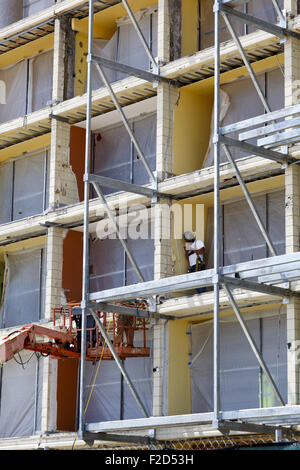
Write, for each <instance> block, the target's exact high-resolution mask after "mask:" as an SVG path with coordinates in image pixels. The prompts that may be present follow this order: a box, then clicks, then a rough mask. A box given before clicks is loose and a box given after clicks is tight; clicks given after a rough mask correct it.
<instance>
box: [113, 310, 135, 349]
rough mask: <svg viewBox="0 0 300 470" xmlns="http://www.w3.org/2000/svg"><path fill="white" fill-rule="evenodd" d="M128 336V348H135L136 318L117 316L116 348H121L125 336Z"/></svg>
mask: <svg viewBox="0 0 300 470" xmlns="http://www.w3.org/2000/svg"><path fill="white" fill-rule="evenodd" d="M124 333H125V336H126V346H127V348H133V337H134V317H132V316H130V315H117V334H116V337H115V346H121V344H122V343H123V335H124Z"/></svg>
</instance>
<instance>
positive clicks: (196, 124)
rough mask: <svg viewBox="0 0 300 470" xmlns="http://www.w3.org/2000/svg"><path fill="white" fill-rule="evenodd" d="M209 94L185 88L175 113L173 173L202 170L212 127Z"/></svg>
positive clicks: (211, 102) (181, 91)
mask: <svg viewBox="0 0 300 470" xmlns="http://www.w3.org/2000/svg"><path fill="white" fill-rule="evenodd" d="M212 106H213V94H212V93H198V92H197V90H194V91H193V90H190V88H189V87H184V88H182V89H181V90H180V99H179V102H178V105H177V106H176V107H175V110H174V131H173V154H174V159H173V172H174V174H175V175H180V174H184V173H189V172H192V171H195V170H199V169H200V168H201V167H202V162H203V158H204V156H205V154H206V151H207V148H208V144H209V138H210V127H211V113H212Z"/></svg>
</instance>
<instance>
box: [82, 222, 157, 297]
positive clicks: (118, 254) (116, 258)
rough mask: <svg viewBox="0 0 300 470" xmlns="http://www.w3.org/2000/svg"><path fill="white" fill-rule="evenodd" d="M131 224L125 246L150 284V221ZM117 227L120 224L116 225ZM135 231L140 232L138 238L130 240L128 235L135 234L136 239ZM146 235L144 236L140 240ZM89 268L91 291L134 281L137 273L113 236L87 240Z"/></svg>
mask: <svg viewBox="0 0 300 470" xmlns="http://www.w3.org/2000/svg"><path fill="white" fill-rule="evenodd" d="M137 217H138V216H137ZM135 222H139V219H138V218H137V219H136V221H135ZM135 222H133V223H132V225H131V228H128V231H130V233H129V236H128V237H127V239H126V243H127V245H128V247H129V249H130V252H131V253H132V255H133V257H134V259H135V261H136V263H137V265H138V266H139V269H140V271H141V273H142V275H143V277H144V279H145V281H150V280H152V279H153V277H154V241H153V239H152V238H151V222H149V223H148V222H147V221H145V220H141V224H140V225H134V223H135ZM118 223H119V222H118ZM119 225H121V224H120V223H119ZM141 226H142V227H141ZM138 230H141V232H142V234H141V237H140V238H137V239H134V238H133V236H135V235H133V233H131V232H136V234H137V236H138ZM127 233H128V232H127ZM98 234H100V230H98ZM146 234H147V237H146V238H144V236H146ZM90 265H91V269H90V271H91V273H90V290H91V292H98V291H101V290H105V289H112V288H114V287H120V286H125V285H131V284H135V283H136V282H138V278H137V274H136V272H135V270H134V268H133V267H132V264H131V263H130V261H129V259H128V257H127V255H126V253H125V251H124V248H123V247H122V245H121V242H120V240H119V239H118V238H116V235H115V239H113V238H112V239H111V238H104V239H103V240H100V239H99V238H98V237H97V236H96V237H95V238H94V239H93V241H91V243H90Z"/></svg>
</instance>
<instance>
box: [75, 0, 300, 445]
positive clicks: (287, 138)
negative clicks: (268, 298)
mask: <svg viewBox="0 0 300 470" xmlns="http://www.w3.org/2000/svg"><path fill="white" fill-rule="evenodd" d="M249 1H250V0H248V1H240V0H216V1H215V5H214V31H215V32H214V34H215V45H214V138H213V144H214V267H213V269H210V270H206V271H202V272H199V273H191V274H184V275H179V276H173V277H168V278H164V279H162V280H154V281H148V282H145V281H144V279H143V276H142V273H141V271H140V269H139V266H138V264H137V263H136V261H135V259H134V257H133V255H132V253H131V251H130V249H129V247H128V245H127V243H126V241H125V240H124V239H123V238H122V236H121V234H120V229H119V226H118V224H117V222H116V220H115V218H114V216H113V214H112V212H111V210H110V208H109V205H108V203H107V201H106V198H105V196H104V194H103V192H102V189H101V187H102V186H109V187H111V188H114V189H117V190H119V191H128V192H133V193H136V194H142V195H144V196H146V197H148V198H149V199H150V200H151V203H152V204H156V203H158V202H159V198H161V197H163V198H172V196H171V195H170V194H165V193H163V194H162V193H160V192H159V191H158V183H159V182H158V179H157V175H156V174H155V173H154V172H153V171H152V170H151V168H150V167H149V164H148V162H147V159H146V158H145V156H144V154H143V151H142V149H141V147H140V146H139V143H138V141H137V140H136V137H135V136H134V134H133V132H132V130H131V128H130V125H129V123H128V120H127V118H126V116H125V113H124V112H123V109H122V106H121V104H120V103H119V101H118V99H117V97H116V95H115V93H114V91H113V88H112V86H111V84H110V83H109V80H108V79H107V76H106V74H105V71H104V68H106V67H108V68H110V69H113V70H117V71H119V72H123V73H126V74H128V75H133V76H136V77H139V78H142V79H145V80H146V81H149V82H152V83H153V87H157V86H158V84H159V83H161V82H163V83H169V85H170V86H175V87H181V86H184V82H180V81H178V80H173V79H172V80H171V79H168V78H165V77H162V76H161V75H160V70H159V64H158V62H157V60H156V59H155V58H154V57H153V54H152V51H151V49H150V48H149V46H148V44H147V41H146V40H145V38H144V36H143V33H142V31H141V29H140V27H139V25H138V23H137V21H136V19H135V16H134V14H133V13H132V10H131V8H130V6H129V5H128V3H127V1H126V0H122V4H123V6H124V7H125V9H126V11H127V13H128V16H129V18H130V20H131V22H132V24H133V26H134V28H135V30H136V33H137V35H138V37H139V40H140V41H141V43H142V44H143V46H144V49H145V51H146V53H147V55H148V57H149V61H150V63H151V71H144V70H140V69H137V68H134V67H129V66H127V65H124V64H120V63H117V62H114V61H110V60H107V59H104V58H102V57H98V56H95V55H94V54H93V16H94V1H93V0H89V46H88V56H87V66H88V71H87V112H86V148H85V175H84V253H83V286H82V302H81V311H82V331H83V334H82V339H81V341H82V344H81V351H82V354H81V363H80V402H79V410H80V412H79V434H80V436H81V437H82V438H86V439H89V440H94V439H96V438H97V436H98V437H99V438H101V439H104V440H105V439H107V440H114V439H115V440H118V438H120V435H116V436H115V438H114V435H112V436H111V435H110V433H116V432H122V431H124V432H125V433H126V431H132V430H135V431H137V432H142V433H143V432H144V433H145V432H148V433H149V436H152V437H153V438H154V436H155V430H156V429H159V428H164V427H165V428H166V427H176V426H187V427H189V426H195V425H199V426H201V425H209V426H210V427H211V429H214V430H218V431H220V432H221V433H224V434H226V433H228V432H230V431H241V432H257V433H261V434H263V433H275V434H276V436H279V435H280V434H281V433H282V432H283V433H286V434H289V433H290V432H293V431H292V430H291V429H290V428H289V426H291V425H293V424H298V423H299V422H300V411H299V407H297V406H295V407H290V406H286V404H285V402H284V399H283V398H282V396H281V394H280V392H279V389H278V386H277V384H276V383H275V381H274V379H273V377H272V375H271V373H270V371H269V369H268V367H267V364H266V363H265V361H264V359H263V357H262V354H261V352H260V351H259V349H258V348H257V346H256V344H255V341H254V339H253V337H252V336H251V333H250V331H249V329H248V327H247V325H246V323H245V321H244V319H243V315H242V314H241V312H240V309H239V307H238V304H237V301H236V299H235V297H234V293H233V290H232V289H233V288H235V287H239V288H241V289H245V290H250V291H254V292H263V293H266V294H270V295H274V296H278V297H279V298H291V297H297V298H299V297H300V293H299V292H296V291H293V290H292V289H290V282H291V281H292V280H295V279H299V272H297V269H298V267H299V262H300V256H299V253H294V254H286V255H282V256H277V253H276V250H275V247H274V244H273V243H272V240H271V238H270V236H269V234H268V232H267V230H266V228H265V226H264V223H263V221H262V220H261V218H260V216H259V213H258V211H257V209H256V207H255V204H254V202H253V199H252V197H251V195H250V193H249V191H248V189H247V186H246V183H245V181H244V180H243V177H242V175H241V172H240V171H239V169H238V166H237V165H236V163H235V161H234V159H233V157H232V154H231V151H230V148H231V147H235V148H238V149H240V151H241V152H244V153H246V154H247V155H251V156H252V155H255V156H260V157H263V158H265V159H270V160H273V161H276V162H279V163H280V164H281V165H282V169H283V170H285V169H286V168H287V167H288V166H289V165H291V164H295V163H298V160H297V159H296V158H294V157H292V156H290V155H289V153H288V144H290V143H292V142H295V141H298V140H299V126H300V120H299V118H298V117H297V115H298V114H299V113H300V105H296V106H292V107H287V108H284V109H281V110H279V111H275V112H272V111H271V109H270V106H269V104H268V102H267V100H266V98H265V96H264V93H263V91H262V89H261V88H260V85H259V83H258V80H257V78H256V75H255V72H254V69H253V67H252V65H251V61H250V60H249V58H248V57H247V53H246V52H245V50H244V49H243V46H242V43H241V41H240V39H239V37H238V36H237V34H236V32H235V30H234V27H233V25H232V22H231V18H234V19H236V20H239V21H241V22H243V23H244V24H250V25H252V26H255V27H256V28H258V29H260V30H263V31H266V32H268V33H270V34H271V35H274V36H276V37H279V38H286V37H293V38H296V39H298V40H299V39H300V34H299V33H297V32H295V31H292V30H290V29H288V28H287V19H286V17H285V14H284V12H283V11H281V9H280V8H279V5H278V3H277V0H272V4H273V7H274V8H275V11H276V13H277V14H278V17H279V20H280V25H275V24H270V23H268V22H266V21H263V20H260V19H258V18H256V17H253V16H250V15H248V14H247V13H242V12H240V11H238V10H236V7H237V6H240V5H243V4H246V3H248V2H249ZM221 17H222V18H223V19H224V21H225V24H226V26H227V28H228V30H229V32H230V35H231V37H232V39H233V41H234V43H235V45H236V47H237V49H238V51H239V54H240V56H241V61H242V63H243V65H245V66H246V68H247V70H248V73H249V76H250V78H251V80H252V82H253V85H254V87H255V89H256V91H257V93H258V96H259V98H260V100H261V102H262V104H263V107H264V109H265V113H264V114H263V115H260V116H257V117H255V118H252V119H248V120H245V121H242V122H238V123H234V124H231V125H229V126H225V127H221V123H220V74H221V73H222V71H224V68H223V65H222V63H221V61H220V35H219V30H220V19H221ZM92 63H95V64H96V68H97V70H98V73H99V75H100V77H101V79H102V81H103V82H104V85H105V87H106V88H107V90H108V92H109V95H110V97H111V100H112V101H113V104H114V106H115V108H116V109H117V110H118V112H119V114H120V116H121V119H122V121H123V124H124V126H125V128H126V129H127V131H128V133H129V135H130V138H131V140H132V143H133V145H134V146H135V148H136V150H137V153H138V155H139V157H140V159H141V161H142V162H143V164H144V166H145V168H146V170H147V172H148V175H149V178H150V181H151V188H149V187H145V186H138V185H133V184H129V183H124V182H121V181H118V180H113V179H110V178H105V177H102V176H101V177H100V176H96V175H92V174H90V154H91V119H92V87H91V75H92ZM239 65H240V63H239ZM248 128H251V129H250V130H248ZM253 128H254V129H253ZM236 131H238V132H240V134H239V138H238V139H233V138H232V137H228V135H230V134H231V133H232V132H236ZM253 138H256V139H257V144H256V145H254V144H252V143H251V144H250V143H248V142H247V140H249V139H253ZM221 148H223V149H224V151H225V154H226V156H227V159H228V161H229V163H230V164H231V165H232V166H233V168H234V170H235V172H236V177H237V180H238V183H239V184H240V186H241V188H242V191H243V193H244V196H245V198H246V200H247V202H248V204H249V207H250V209H251V212H252V214H253V216H254V218H255V220H256V222H257V224H258V227H259V229H260V231H261V233H262V236H263V237H264V240H265V242H266V244H267V246H268V249H269V252H270V254H271V255H272V256H271V257H270V258H266V259H260V260H257V261H249V262H245V263H240V264H239V265H233V266H222V265H221V262H220V222H219V212H220V187H221V186H220V151H221ZM90 185H93V187H94V189H95V191H96V193H97V195H98V197H99V200H100V201H101V203H102V204H103V205H104V207H105V209H106V212H107V216H108V218H109V219H110V220H111V222H112V223H113V226H114V229H115V232H116V234H117V237H118V238H119V240H120V242H121V243H122V245H123V248H124V250H125V252H126V254H127V255H128V258H129V260H130V262H131V264H132V266H133V268H134V270H135V272H136V275H137V277H138V279H139V283H138V284H134V285H131V286H126V287H119V288H115V289H111V290H105V291H103V292H93V293H90V292H89V194H90ZM253 277H254V278H255V279H256V280H251V278H253ZM249 279H250V280H249ZM277 284H279V286H278V285H277ZM203 286H213V291H214V308H213V326H214V350H213V357H214V358H213V378H214V381H213V382H214V408H213V412H212V413H202V414H191V415H179V416H164V417H162V416H161V417H149V416H148V415H147V412H146V410H145V407H144V405H143V403H142V401H141V399H140V397H139V396H138V394H137V392H136V390H135V389H134V386H133V384H132V382H131V380H130V378H129V376H128V374H127V373H126V371H125V370H124V368H123V367H122V364H121V362H120V360H119V358H118V355H117V353H116V351H115V349H114V346H113V345H112V344H111V343H109V347H110V349H111V352H112V355H113V356H114V358H115V360H116V362H117V365H118V366H119V368H120V371H121V373H122V375H123V376H124V378H125V380H126V381H127V383H128V385H129V387H130V390H131V392H132V394H133V396H134V398H135V400H136V403H137V405H138V406H139V408H140V409H141V411H142V413H143V415H144V416H145V418H143V419H136V420H125V421H116V422H108V423H89V424H88V425H86V424H85V422H84V408H83V396H84V378H85V354H84V351H85V350H86V334H85V331H86V322H87V315H92V316H93V318H94V319H95V321H96V323H97V325H98V327H99V329H100V331H101V332H102V334H103V336H104V335H105V332H103V331H102V329H103V327H102V325H101V321H99V318H98V317H97V316H96V314H95V311H96V310H97V309H99V308H101V310H102V311H108V312H109V311H114V312H115V311H116V310H115V306H114V305H112V302H117V301H120V300H128V299H132V298H141V297H142V298H144V299H147V300H148V304H149V316H151V315H152V316H153V318H154V317H155V318H164V319H167V320H174V321H176V319H174V318H172V317H167V316H160V315H159V314H158V313H157V312H156V296H158V295H161V294H164V293H166V292H170V291H171V292H180V291H182V290H186V289H189V288H195V287H203ZM222 287H223V288H224V290H225V292H226V294H227V297H228V300H229V304H230V305H231V307H232V309H233V311H234V313H235V315H236V317H237V320H238V322H239V324H240V326H241V328H242V330H243V332H244V334H245V336H246V338H247V340H248V342H249V344H250V346H251V348H252V351H253V353H254V354H255V356H256V358H257V361H258V363H259V365H260V367H261V369H262V370H263V371H264V373H265V375H266V377H267V379H268V381H269V383H270V386H271V387H272V390H273V392H274V394H275V396H276V397H277V400H278V402H279V403H280V405H281V406H279V407H275V408H270V409H268V410H262V409H253V410H250V411H249V410H236V411H230V412H222V410H221V407H220V331H219V323H220V319H219V317H220V302H219V296H220V289H221V288H222ZM119 313H120V314H129V315H133V316H138V315H139V314H138V313H137V312H136V311H135V310H134V309H130V308H127V309H126V311H124V310H123V311H122V308H120V309H119ZM104 337H105V336H104ZM266 423H268V424H266ZM128 439H129V437H128ZM135 439H138V437H135Z"/></svg>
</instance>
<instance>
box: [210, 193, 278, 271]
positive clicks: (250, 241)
mask: <svg viewBox="0 0 300 470" xmlns="http://www.w3.org/2000/svg"><path fill="white" fill-rule="evenodd" d="M253 201H254V204H255V207H256V209H257V210H258V213H259V215H260V217H261V219H262V221H263V223H264V225H265V228H266V229H267V231H268V233H269V235H270V238H271V240H272V242H273V244H274V246H275V249H276V252H277V254H278V255H281V254H284V253H285V197H284V191H281V190H280V191H275V192H270V193H267V194H265V195H261V196H255V197H253ZM222 217H223V223H222V224H221V227H223V229H222V231H221V232H222V233H221V235H220V240H221V246H222V251H223V264H224V266H226V265H230V264H235V263H241V262H243V261H251V260H254V259H260V258H266V257H268V256H269V252H268V248H267V245H266V243H265V240H264V238H263V236H262V234H261V231H260V229H259V227H258V225H257V222H256V221H255V219H254V217H253V215H252V212H251V210H250V208H249V205H248V203H247V201H246V200H245V199H241V200H237V201H232V202H228V203H226V204H224V205H223V211H222ZM205 240H206V244H205V245H206V266H207V268H211V267H212V266H213V208H209V210H208V217H207V225H206V237H205Z"/></svg>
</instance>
